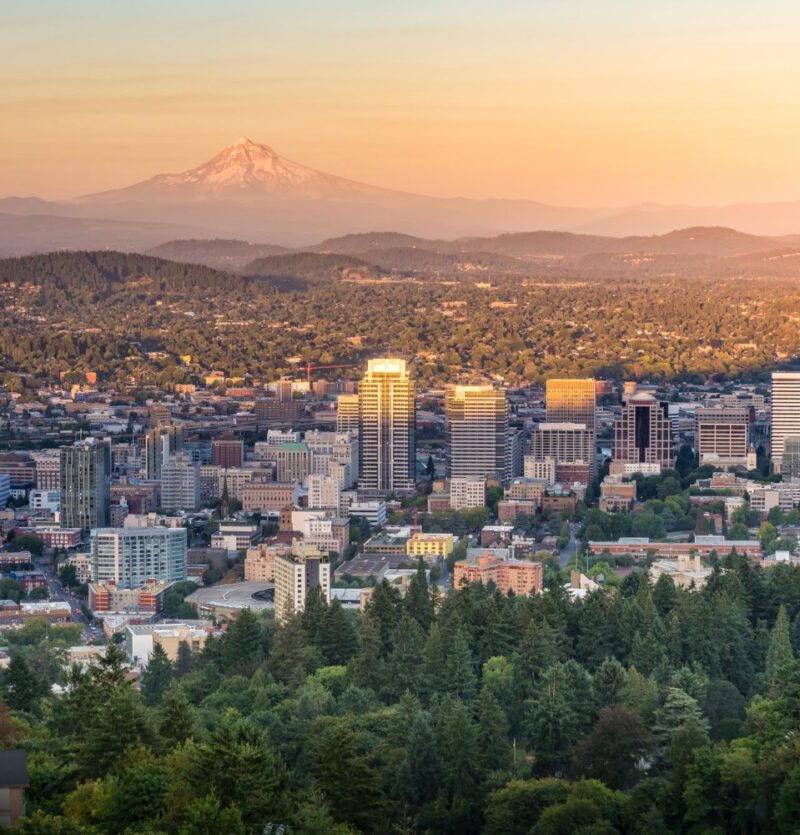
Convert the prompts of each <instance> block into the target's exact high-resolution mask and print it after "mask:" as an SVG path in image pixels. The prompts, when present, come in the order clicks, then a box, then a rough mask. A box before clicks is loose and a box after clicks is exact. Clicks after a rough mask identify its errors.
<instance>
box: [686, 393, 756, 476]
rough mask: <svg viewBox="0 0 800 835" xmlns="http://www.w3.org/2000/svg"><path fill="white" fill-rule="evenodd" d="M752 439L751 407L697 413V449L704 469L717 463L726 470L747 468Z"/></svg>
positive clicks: (707, 409) (706, 410) (703, 410)
mask: <svg viewBox="0 0 800 835" xmlns="http://www.w3.org/2000/svg"><path fill="white" fill-rule="evenodd" d="M749 439H750V409H749V408H748V407H746V406H727V407H724V408H721V409H720V408H706V407H703V406H700V407H698V408H697V409H695V413H694V446H695V449H696V450H697V457H698V460H699V461H700V464H701V465H702V464H706V463H713V462H719V463H720V464H722V465H725V466H735V465H739V464H741V465H742V466H744V465H746V463H747V451H748V449H749V447H750V444H749Z"/></svg>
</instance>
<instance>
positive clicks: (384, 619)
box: [367, 580, 400, 656]
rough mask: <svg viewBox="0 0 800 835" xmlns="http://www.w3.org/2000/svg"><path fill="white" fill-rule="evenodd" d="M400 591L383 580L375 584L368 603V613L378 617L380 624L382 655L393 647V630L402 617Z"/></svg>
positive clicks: (386, 653)
mask: <svg viewBox="0 0 800 835" xmlns="http://www.w3.org/2000/svg"><path fill="white" fill-rule="evenodd" d="M399 608H400V592H399V591H398V590H397V589H396V588H394V586H391V585H389V583H387V582H386V580H381V582H380V583H378V585H377V586H375V589H374V591H373V592H372V596H371V597H370V599H369V602H368V603H367V613H368V614H370V615H372V616H373V617H374V618H376V619H377V622H378V623H379V624H380V635H381V655H383V656H385V655H388V653H389V650H390V649H391V648H392V647H391V635H392V630H393V629H394V627H395V626H396V624H397V621H398V620H399V618H400V613H399Z"/></svg>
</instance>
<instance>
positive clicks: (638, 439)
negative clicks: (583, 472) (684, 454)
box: [612, 392, 674, 467]
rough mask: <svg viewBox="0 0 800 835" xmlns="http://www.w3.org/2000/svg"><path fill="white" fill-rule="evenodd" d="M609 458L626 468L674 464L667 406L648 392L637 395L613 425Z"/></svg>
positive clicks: (623, 409)
mask: <svg viewBox="0 0 800 835" xmlns="http://www.w3.org/2000/svg"><path fill="white" fill-rule="evenodd" d="M612 458H613V459H614V460H615V461H621V462H623V463H629V464H659V465H660V466H662V467H671V466H672V464H673V459H674V456H673V448H672V424H671V423H670V420H669V413H668V409H667V404H666V403H660V402H659V401H658V400H656V398H655V397H653V395H652V394H648V393H647V392H636V393H635V394H633V395H631V397H629V398H628V400H627V402H626V403H625V405H624V406H623V407H622V415H621V416H620V417H619V418H617V419H616V420H615V421H614V446H613V453H612Z"/></svg>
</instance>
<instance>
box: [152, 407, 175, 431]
mask: <svg viewBox="0 0 800 835" xmlns="http://www.w3.org/2000/svg"><path fill="white" fill-rule="evenodd" d="M162 426H172V412H170V410H169V406H162V405H160V404H158V403H157V404H155V405H154V406H151V407H150V428H151V429H160V428H161V427H162Z"/></svg>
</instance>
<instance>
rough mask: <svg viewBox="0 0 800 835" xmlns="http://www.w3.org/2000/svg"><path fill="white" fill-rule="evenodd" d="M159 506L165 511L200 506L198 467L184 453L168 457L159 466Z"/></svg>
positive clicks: (189, 456) (190, 508)
mask: <svg viewBox="0 0 800 835" xmlns="http://www.w3.org/2000/svg"><path fill="white" fill-rule="evenodd" d="M161 506H162V507H163V508H164V509H165V510H197V508H198V507H199V506H200V467H199V466H198V465H197V464H195V463H194V462H193V461H192V457H191V455H189V454H188V453H186V452H179V453H177V454H176V455H172V456H170V457H169V459H168V460H167V461H165V462H164V463H163V464H162V466H161Z"/></svg>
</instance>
